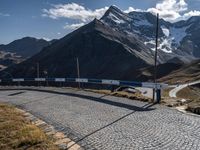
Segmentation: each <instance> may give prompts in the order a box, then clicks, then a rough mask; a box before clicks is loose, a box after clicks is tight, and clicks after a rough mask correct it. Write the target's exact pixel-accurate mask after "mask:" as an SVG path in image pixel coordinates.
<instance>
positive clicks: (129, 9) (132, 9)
mask: <svg viewBox="0 0 200 150" xmlns="http://www.w3.org/2000/svg"><path fill="white" fill-rule="evenodd" d="M133 11H139V12H141V11H144V10H142V9H135V8H133V7H129V8H128V9H127V10H125V11H124V12H125V13H130V12H133Z"/></svg>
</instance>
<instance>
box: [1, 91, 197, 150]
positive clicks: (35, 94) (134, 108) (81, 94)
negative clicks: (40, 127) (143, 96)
mask: <svg viewBox="0 0 200 150" xmlns="http://www.w3.org/2000/svg"><path fill="white" fill-rule="evenodd" d="M63 91H65V92H63ZM0 101H1V102H9V103H12V104H14V105H17V106H18V107H21V108H23V109H25V110H27V111H29V112H31V113H32V114H34V115H35V116H37V117H39V118H41V119H43V120H44V121H46V122H47V123H49V124H51V125H53V126H54V127H55V128H57V129H58V130H60V131H62V132H64V133H65V134H66V135H68V137H70V138H71V139H73V140H74V141H76V142H77V143H78V144H80V145H81V146H83V147H84V148H85V149H99V150H118V149H119V150H129V149H133V150H137V149H139V150H140V149H141V150H143V149H144V150H161V149H162V150H176V149H177V150H181V149H182V150H197V149H199V150H200V117H198V116H191V115H186V114H183V113H181V112H178V111H176V110H174V109H170V108H167V107H165V106H160V105H156V106H151V105H149V104H147V103H144V102H138V101H133V100H128V99H125V98H116V97H111V96H105V95H102V94H95V93H90V92H85V91H78V90H73V89H68V90H62V91H61V90H60V92H57V93H56V92H55V93H47V92H39V91H28V90H15V91H13V90H12V91H0Z"/></svg>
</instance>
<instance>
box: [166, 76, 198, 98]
mask: <svg viewBox="0 0 200 150" xmlns="http://www.w3.org/2000/svg"><path fill="white" fill-rule="evenodd" d="M199 83H200V80H198V81H195V82H191V83H187V84H182V85H177V87H175V88H174V89H172V90H171V91H170V92H169V96H170V97H174V98H176V94H177V93H178V92H179V91H180V90H182V89H184V88H186V87H188V86H190V85H195V84H199Z"/></svg>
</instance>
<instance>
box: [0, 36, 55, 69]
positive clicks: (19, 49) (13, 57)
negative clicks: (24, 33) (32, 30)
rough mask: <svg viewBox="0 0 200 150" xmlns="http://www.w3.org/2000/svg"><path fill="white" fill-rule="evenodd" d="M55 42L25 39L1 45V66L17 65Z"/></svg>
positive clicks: (31, 38)
mask: <svg viewBox="0 0 200 150" xmlns="http://www.w3.org/2000/svg"><path fill="white" fill-rule="evenodd" d="M53 42H55V41H54V40H53V41H46V40H44V39H36V38H33V37H24V38H22V39H19V40H15V41H13V42H11V43H9V44H7V45H3V44H2V45H0V65H1V67H2V68H6V67H7V66H10V65H13V64H17V63H20V62H22V61H23V60H25V59H27V58H30V57H31V56H33V55H35V54H37V53H38V52H40V51H41V50H42V49H43V48H44V47H46V46H49V45H50V44H52V43H53Z"/></svg>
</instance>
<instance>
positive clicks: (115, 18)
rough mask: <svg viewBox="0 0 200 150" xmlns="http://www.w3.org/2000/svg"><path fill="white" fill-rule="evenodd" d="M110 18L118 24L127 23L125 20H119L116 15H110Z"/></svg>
mask: <svg viewBox="0 0 200 150" xmlns="http://www.w3.org/2000/svg"><path fill="white" fill-rule="evenodd" d="M109 18H110V19H112V20H113V21H114V22H116V23H117V24H122V23H125V22H124V21H123V20H121V19H119V18H118V17H117V16H115V15H114V14H112V13H110V14H109Z"/></svg>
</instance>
